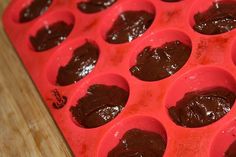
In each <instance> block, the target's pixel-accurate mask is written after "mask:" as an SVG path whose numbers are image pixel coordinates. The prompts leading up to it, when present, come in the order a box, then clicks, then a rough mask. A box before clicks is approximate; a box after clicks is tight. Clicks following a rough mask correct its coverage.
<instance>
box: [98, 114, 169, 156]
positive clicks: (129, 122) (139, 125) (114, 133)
mask: <svg viewBox="0 0 236 157" xmlns="http://www.w3.org/2000/svg"><path fill="white" fill-rule="evenodd" d="M131 129H140V130H144V131H150V132H154V133H157V134H159V135H161V137H162V138H163V140H164V141H165V143H167V134H166V131H165V128H164V127H163V125H162V124H161V123H160V122H159V121H158V120H156V119H155V118H153V117H147V116H141V115H140V116H134V117H128V118H126V119H124V120H122V121H120V122H119V123H117V124H116V125H114V127H112V128H111V129H110V130H108V132H107V133H106V134H105V135H104V137H103V139H102V140H101V142H100V144H99V148H98V157H107V155H108V153H109V152H110V151H111V150H112V149H113V148H114V147H116V146H117V145H118V143H119V142H120V139H121V138H122V137H123V135H124V134H125V133H126V132H127V131H129V130H131ZM137 140H138V139H137Z"/></svg>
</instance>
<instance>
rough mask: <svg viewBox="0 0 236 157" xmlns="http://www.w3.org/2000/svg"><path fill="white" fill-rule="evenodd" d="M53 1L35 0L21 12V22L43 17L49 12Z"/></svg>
mask: <svg viewBox="0 0 236 157" xmlns="http://www.w3.org/2000/svg"><path fill="white" fill-rule="evenodd" d="M51 3H52V0H33V1H32V2H31V3H30V5H29V6H27V7H25V8H23V9H22V10H21V12H20V18H19V22H20V23H24V22H29V21H31V20H33V19H35V18H36V17H38V16H40V15H42V14H43V13H44V12H45V11H47V10H48V8H49V6H50V5H51Z"/></svg>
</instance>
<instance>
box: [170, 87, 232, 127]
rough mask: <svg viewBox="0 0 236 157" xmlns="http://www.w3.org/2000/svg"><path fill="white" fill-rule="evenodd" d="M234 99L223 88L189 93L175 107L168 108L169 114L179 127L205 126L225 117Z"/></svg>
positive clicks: (230, 93) (229, 92)
mask: <svg viewBox="0 0 236 157" xmlns="http://www.w3.org/2000/svg"><path fill="white" fill-rule="evenodd" d="M235 98H236V95H235V94H234V93H233V92H231V91H229V90H228V89H226V88H223V87H217V88H213V89H210V90H203V91H194V92H189V93H186V94H185V95H184V97H183V98H182V99H181V100H179V101H178V102H177V103H176V106H173V107H170V108H169V114H170V116H171V118H172V119H173V121H174V122H175V123H176V124H178V125H181V126H185V127H190V128H195V127H201V126H206V125H209V124H211V123H213V122H215V121H217V120H219V119H220V118H222V117H223V116H224V115H226V114H227V113H228V112H229V111H230V110H231V108H232V106H233V104H234V101H235Z"/></svg>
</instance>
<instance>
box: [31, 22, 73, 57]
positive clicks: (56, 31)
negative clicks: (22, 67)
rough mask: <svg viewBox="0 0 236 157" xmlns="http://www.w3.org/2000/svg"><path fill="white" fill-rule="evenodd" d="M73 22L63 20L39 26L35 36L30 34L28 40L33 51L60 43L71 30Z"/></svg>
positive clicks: (46, 48) (43, 49)
mask: <svg viewBox="0 0 236 157" xmlns="http://www.w3.org/2000/svg"><path fill="white" fill-rule="evenodd" d="M72 28H73V24H67V23H65V22H63V21H60V22H56V23H53V24H52V25H49V26H48V27H42V28H40V29H39V30H38V31H37V33H36V35H35V36H30V42H31V44H32V46H33V48H34V50H35V51H37V52H41V51H45V50H48V49H51V48H53V47H55V46H58V45H60V44H61V43H62V42H63V41H64V40H65V39H66V38H67V36H68V35H69V34H70V32H71V31H72Z"/></svg>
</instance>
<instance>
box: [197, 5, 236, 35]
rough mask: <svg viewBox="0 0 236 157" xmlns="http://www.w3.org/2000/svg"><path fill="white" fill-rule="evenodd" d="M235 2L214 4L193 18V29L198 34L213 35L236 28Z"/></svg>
mask: <svg viewBox="0 0 236 157" xmlns="http://www.w3.org/2000/svg"><path fill="white" fill-rule="evenodd" d="M235 8H236V2H232V1H224V2H221V1H219V2H216V3H213V5H212V6H211V7H210V8H208V10H206V11H204V12H202V13H197V14H196V15H195V16H194V19H195V23H196V24H195V25H194V26H193V29H194V30H195V31H197V32H199V33H202V34H207V35H214V34H220V33H224V32H229V31H231V30H232V29H234V28H235V27H236V9H235Z"/></svg>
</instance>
